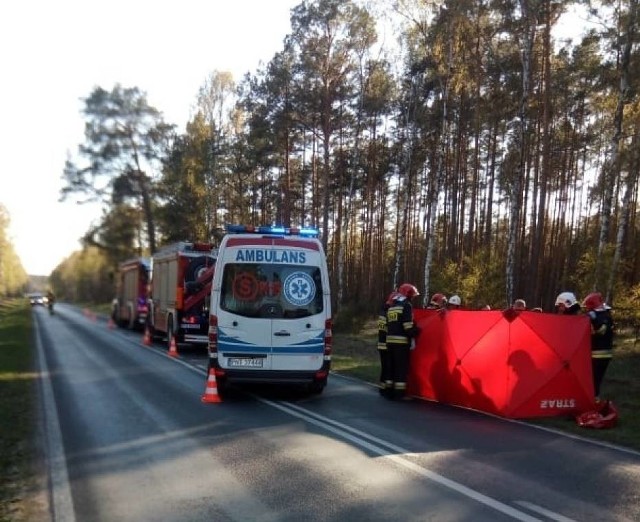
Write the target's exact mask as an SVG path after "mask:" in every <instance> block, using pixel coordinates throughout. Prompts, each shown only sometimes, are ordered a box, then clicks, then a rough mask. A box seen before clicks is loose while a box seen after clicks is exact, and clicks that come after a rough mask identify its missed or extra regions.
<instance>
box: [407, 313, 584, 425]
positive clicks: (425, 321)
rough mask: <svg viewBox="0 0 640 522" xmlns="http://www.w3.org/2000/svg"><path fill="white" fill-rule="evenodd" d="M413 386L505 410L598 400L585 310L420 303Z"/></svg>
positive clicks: (535, 412)
mask: <svg viewBox="0 0 640 522" xmlns="http://www.w3.org/2000/svg"><path fill="white" fill-rule="evenodd" d="M414 316H415V320H416V324H417V325H418V326H419V327H420V334H419V336H418V339H417V342H416V348H415V349H414V350H413V351H412V352H411V370H410V375H409V382H408V385H409V393H411V394H412V395H416V396H420V397H425V398H428V399H433V400H437V401H439V402H443V403H447V404H453V405H456V406H465V407H468V408H473V409H475V410H480V411H486V412H488V413H493V414H496V415H500V416H503V417H509V418H527V417H552V416H558V415H575V414H576V413H580V412H584V411H587V410H590V409H593V407H594V392H593V380H592V375H591V349H590V335H591V330H590V324H589V318H588V317H587V316H563V315H556V314H547V313H538V312H530V311H523V312H514V311H512V310H507V311H504V312H503V311H465V310H449V311H444V312H439V311H433V310H414Z"/></svg>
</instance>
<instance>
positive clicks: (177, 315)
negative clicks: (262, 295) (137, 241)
mask: <svg viewBox="0 0 640 522" xmlns="http://www.w3.org/2000/svg"><path fill="white" fill-rule="evenodd" d="M215 262H216V251H215V250H214V249H213V245H211V244H210V243H189V242H179V243H174V244H172V245H168V246H166V247H164V248H162V249H160V250H159V251H158V252H157V253H156V254H154V255H153V256H152V258H151V274H152V276H151V295H150V299H149V318H148V327H149V333H150V335H151V337H152V338H155V337H158V338H160V337H162V338H163V339H165V340H166V342H167V347H168V348H169V349H170V348H171V343H172V341H173V340H174V341H175V343H176V344H177V343H191V344H202V345H203V346H206V344H207V342H208V329H209V299H210V293H211V280H212V278H213V271H214V267H215Z"/></svg>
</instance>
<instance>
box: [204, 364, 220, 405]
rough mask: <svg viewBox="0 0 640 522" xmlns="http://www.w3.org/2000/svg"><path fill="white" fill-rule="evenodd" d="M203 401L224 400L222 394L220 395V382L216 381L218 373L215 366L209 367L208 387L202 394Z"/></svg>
mask: <svg viewBox="0 0 640 522" xmlns="http://www.w3.org/2000/svg"><path fill="white" fill-rule="evenodd" d="M202 402H210V403H216V402H222V399H221V398H220V395H218V383H217V382H216V373H215V371H214V370H213V368H209V376H208V377H207V387H206V388H205V390H204V395H203V396H202Z"/></svg>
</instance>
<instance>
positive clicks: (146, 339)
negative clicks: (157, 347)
mask: <svg viewBox="0 0 640 522" xmlns="http://www.w3.org/2000/svg"><path fill="white" fill-rule="evenodd" d="M142 344H144V345H145V346H151V345H152V344H153V341H152V340H151V330H149V327H148V326H147V327H145V329H144V337H143V338H142Z"/></svg>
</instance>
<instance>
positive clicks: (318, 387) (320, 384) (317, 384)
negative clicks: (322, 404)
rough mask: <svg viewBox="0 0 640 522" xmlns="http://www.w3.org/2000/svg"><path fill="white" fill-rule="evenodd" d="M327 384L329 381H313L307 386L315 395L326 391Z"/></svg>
mask: <svg viewBox="0 0 640 522" xmlns="http://www.w3.org/2000/svg"><path fill="white" fill-rule="evenodd" d="M326 385H327V381H313V382H312V383H311V384H309V386H308V387H307V390H308V391H309V393H311V394H313V395H320V394H321V393H322V392H323V391H324V387H325V386H326Z"/></svg>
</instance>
